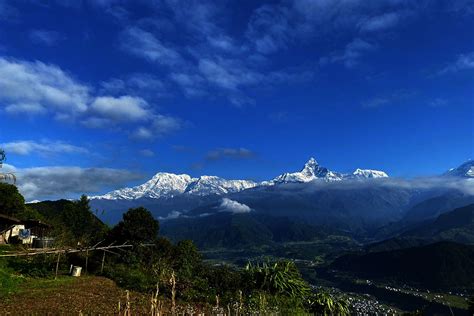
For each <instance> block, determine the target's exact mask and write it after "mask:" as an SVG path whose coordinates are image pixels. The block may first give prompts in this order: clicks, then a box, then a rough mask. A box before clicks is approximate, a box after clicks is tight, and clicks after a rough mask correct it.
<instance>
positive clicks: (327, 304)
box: [307, 292, 350, 316]
mask: <svg viewBox="0 0 474 316" xmlns="http://www.w3.org/2000/svg"><path fill="white" fill-rule="evenodd" d="M307 306H308V309H309V311H310V312H311V313H313V314H315V315H324V316H327V315H349V314H350V310H349V306H348V304H347V302H346V301H345V300H342V299H336V298H334V297H333V296H331V295H330V294H328V293H325V292H319V293H317V294H314V295H313V296H311V297H310V298H309V299H308V302H307Z"/></svg>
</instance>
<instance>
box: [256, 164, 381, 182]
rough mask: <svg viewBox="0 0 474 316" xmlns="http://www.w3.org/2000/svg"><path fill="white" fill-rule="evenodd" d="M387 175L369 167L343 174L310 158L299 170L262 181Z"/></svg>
mask: <svg viewBox="0 0 474 316" xmlns="http://www.w3.org/2000/svg"><path fill="white" fill-rule="evenodd" d="M386 177H388V175H387V174H386V173H385V172H383V171H378V170H370V169H359V168H358V169H356V170H355V171H354V172H353V173H352V174H343V173H339V172H335V171H331V170H329V169H327V168H325V167H322V166H321V165H319V164H318V162H317V161H316V159H314V158H310V159H309V160H308V162H306V164H305V165H304V168H303V169H302V170H301V171H299V172H293V173H284V174H282V175H279V176H278V177H276V178H275V179H273V180H271V181H266V182H263V184H265V185H275V184H281V183H293V182H297V183H298V182H299V183H304V182H311V181H315V180H322V181H325V182H333V181H342V180H350V179H373V178H386Z"/></svg>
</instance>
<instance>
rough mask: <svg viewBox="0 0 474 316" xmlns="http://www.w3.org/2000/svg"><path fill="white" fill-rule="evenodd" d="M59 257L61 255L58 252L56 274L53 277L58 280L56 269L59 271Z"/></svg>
mask: <svg viewBox="0 0 474 316" xmlns="http://www.w3.org/2000/svg"><path fill="white" fill-rule="evenodd" d="M60 257H61V253H60V252H58V260H57V261H56V274H55V275H54V279H57V278H58V269H59V258H60Z"/></svg>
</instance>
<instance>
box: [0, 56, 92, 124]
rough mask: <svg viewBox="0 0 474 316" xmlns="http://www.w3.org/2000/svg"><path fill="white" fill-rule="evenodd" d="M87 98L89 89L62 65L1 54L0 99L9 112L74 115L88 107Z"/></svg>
mask: <svg viewBox="0 0 474 316" xmlns="http://www.w3.org/2000/svg"><path fill="white" fill-rule="evenodd" d="M25 87H28V88H27V89H26V88H25ZM88 101H89V88H88V87H87V86H85V85H83V84H81V83H79V82H77V81H76V80H74V79H73V78H71V77H70V76H69V75H68V74H67V73H65V72H64V71H62V70H61V69H60V68H59V67H57V66H54V65H48V64H44V63H42V62H39V61H36V62H26V61H20V60H15V59H5V58H3V57H0V102H1V104H3V105H4V106H5V110H6V111H7V112H9V113H20V112H21V113H26V114H38V113H43V112H45V111H50V112H53V113H55V112H61V113H63V114H66V115H68V116H75V115H77V114H79V113H83V112H85V111H86V110H87V103H88Z"/></svg>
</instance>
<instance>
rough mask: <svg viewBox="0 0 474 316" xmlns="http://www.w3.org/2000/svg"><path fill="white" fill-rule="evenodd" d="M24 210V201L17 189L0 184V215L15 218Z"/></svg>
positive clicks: (9, 185)
mask: <svg viewBox="0 0 474 316" xmlns="http://www.w3.org/2000/svg"><path fill="white" fill-rule="evenodd" d="M24 209H25V199H24V198H23V196H22V195H21V194H20V192H18V188H17V187H16V186H14V185H11V184H6V183H0V213H1V214H5V215H8V216H16V215H17V214H18V213H20V212H22V211H23V210H24Z"/></svg>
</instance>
